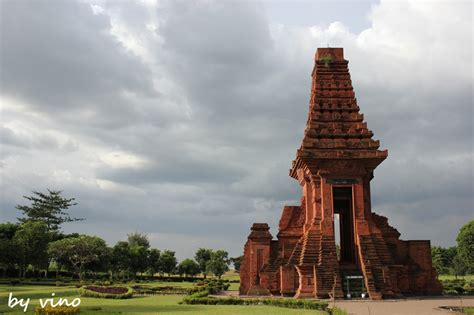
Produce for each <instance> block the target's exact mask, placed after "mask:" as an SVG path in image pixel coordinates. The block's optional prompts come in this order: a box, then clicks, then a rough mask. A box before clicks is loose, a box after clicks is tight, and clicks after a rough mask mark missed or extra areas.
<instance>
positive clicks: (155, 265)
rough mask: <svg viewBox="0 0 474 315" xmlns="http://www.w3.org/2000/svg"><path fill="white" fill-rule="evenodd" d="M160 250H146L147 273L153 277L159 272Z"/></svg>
mask: <svg viewBox="0 0 474 315" xmlns="http://www.w3.org/2000/svg"><path fill="white" fill-rule="evenodd" d="M160 254H161V252H160V250H159V249H156V248H150V249H149V250H148V272H149V273H150V275H151V276H154V275H155V273H157V272H158V271H159V270H160Z"/></svg>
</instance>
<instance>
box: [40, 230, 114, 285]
mask: <svg viewBox="0 0 474 315" xmlns="http://www.w3.org/2000/svg"><path fill="white" fill-rule="evenodd" d="M48 253H49V255H51V256H53V257H61V259H66V260H67V262H68V264H69V265H70V266H72V268H73V270H74V271H75V272H76V273H77V274H78V276H79V280H82V278H83V274H84V271H85V269H86V266H87V265H88V264H94V263H99V262H100V261H101V260H102V259H103V258H104V255H107V253H108V250H107V245H106V244H105V241H104V240H103V239H101V238H99V237H97V236H88V235H81V236H79V237H72V238H65V239H62V240H59V241H56V242H52V243H51V244H49V247H48Z"/></svg>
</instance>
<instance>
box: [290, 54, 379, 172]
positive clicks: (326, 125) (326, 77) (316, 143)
mask: <svg viewBox="0 0 474 315" xmlns="http://www.w3.org/2000/svg"><path fill="white" fill-rule="evenodd" d="M348 63H349V62H348V61H347V60H345V59H344V56H343V50H342V48H319V49H318V51H317V53H316V62H315V66H314V69H313V72H312V77H313V82H312V88H311V98H310V104H309V114H308V120H307V124H306V129H305V132H304V138H303V142H302V144H301V147H300V148H299V150H298V151H297V153H296V159H295V160H294V161H293V164H292V168H291V169H290V176H292V177H294V178H296V170H297V169H298V168H300V167H301V166H302V163H303V164H307V165H308V164H312V163H313V164H314V162H315V159H334V158H339V159H341V158H342V159H344V158H347V159H371V160H373V162H374V163H373V164H374V167H375V166H377V165H378V164H380V163H381V162H382V161H383V160H384V159H385V158H386V157H387V154H388V152H387V150H384V151H381V150H378V148H379V145H380V143H379V141H378V140H374V139H372V136H373V133H372V131H370V130H369V129H367V123H366V122H364V115H363V114H361V113H360V112H359V106H358V105H357V99H356V98H355V95H354V89H353V87H352V81H351V76H350V74H349V69H348Z"/></svg>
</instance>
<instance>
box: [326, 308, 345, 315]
mask: <svg viewBox="0 0 474 315" xmlns="http://www.w3.org/2000/svg"><path fill="white" fill-rule="evenodd" d="M329 313H330V314H331V315H348V313H347V311H346V310H343V309H341V308H339V307H333V308H331V310H330V311H329Z"/></svg>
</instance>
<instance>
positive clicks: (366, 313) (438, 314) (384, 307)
mask: <svg viewBox="0 0 474 315" xmlns="http://www.w3.org/2000/svg"><path fill="white" fill-rule="evenodd" d="M461 303H462V306H472V307H474V297H462V300H461V299H459V298H458V297H449V298H448V297H434V298H423V299H420V298H418V299H404V300H384V301H370V300H357V301H336V306H337V307H340V308H342V309H345V310H346V311H347V312H348V313H349V314H350V315H444V314H458V313H456V312H451V311H448V310H443V309H440V308H439V307H440V306H457V307H459V306H461Z"/></svg>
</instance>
